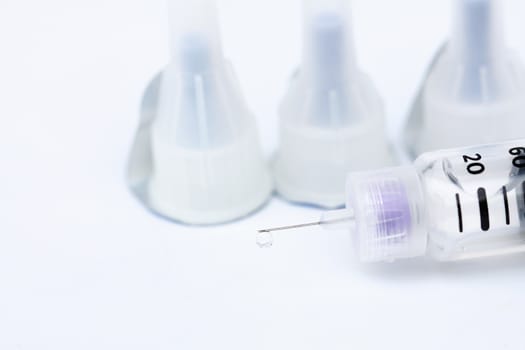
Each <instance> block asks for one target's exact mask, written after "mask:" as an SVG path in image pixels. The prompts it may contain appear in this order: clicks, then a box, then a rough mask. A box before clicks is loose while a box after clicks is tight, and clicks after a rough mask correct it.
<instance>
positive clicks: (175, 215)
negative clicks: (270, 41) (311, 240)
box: [145, 0, 272, 224]
mask: <svg viewBox="0 0 525 350" xmlns="http://www.w3.org/2000/svg"><path fill="white" fill-rule="evenodd" d="M169 14H170V24H171V25H170V29H171V62H170V63H169V65H168V66H167V67H166V68H165V70H164V71H163V72H162V75H161V78H160V85H159V90H158V102H157V106H156V114H155V116H154V120H153V121H152V122H151V131H150V132H151V163H152V164H151V167H152V172H151V176H150V178H149V179H148V181H147V185H146V192H147V193H146V195H145V197H146V199H145V200H146V202H147V205H148V206H149V207H150V208H151V209H152V210H154V211H155V212H157V213H159V214H161V215H163V216H165V217H168V218H170V219H174V220H177V221H181V222H185V223H189V224H213V223H221V222H227V221H230V220H234V219H237V218H240V217H242V216H244V215H247V214H249V213H250V212H252V211H254V210H255V209H257V208H258V207H259V206H261V205H262V204H263V203H264V202H265V201H266V200H267V198H268V197H269V195H270V193H271V191H272V186H271V178H270V175H269V172H268V169H267V167H266V164H265V161H264V159H263V156H262V153H261V150H260V147H259V141H258V140H259V137H258V134H257V129H256V123H255V120H254V118H253V116H252V114H251V113H250V112H249V111H248V109H247V108H246V106H245V104H244V101H243V98H242V96H241V93H240V91H239V87H238V85H237V81H236V79H235V77H234V75H233V73H232V71H231V69H230V66H229V63H228V62H227V61H226V60H225V59H224V56H223V53H222V49H221V43H220V38H219V34H218V33H219V30H218V24H217V16H216V10H215V4H214V3H213V1H210V0H192V1H185V0H171V1H169Z"/></svg>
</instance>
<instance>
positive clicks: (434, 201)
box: [258, 140, 525, 262]
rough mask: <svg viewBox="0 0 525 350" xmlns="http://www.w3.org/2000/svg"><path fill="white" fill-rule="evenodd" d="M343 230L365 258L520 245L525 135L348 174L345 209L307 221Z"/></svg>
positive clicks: (457, 254) (485, 251) (524, 246)
mask: <svg viewBox="0 0 525 350" xmlns="http://www.w3.org/2000/svg"><path fill="white" fill-rule="evenodd" d="M314 225H319V226H325V227H327V228H335V229H341V228H343V229H347V230H349V231H350V232H352V240H353V243H354V244H353V245H354V247H355V249H356V252H357V255H358V257H359V259H360V260H362V261H364V262H378V261H393V260H397V259H403V258H411V257H417V256H424V255H430V256H432V257H434V258H436V259H438V260H445V261H448V260H460V259H468V258H475V257H482V256H491V255H499V254H507V253H513V252H525V140H519V141H514V142H507V143H500V144H493V145H483V146H478V147H469V148H463V149H455V150H446V151H438V152H433V153H427V154H423V155H422V156H420V157H419V158H418V159H417V160H416V161H415V163H414V165H413V166H407V167H399V168H391V169H385V170H380V171H374V172H363V173H352V174H350V175H349V176H348V181H347V189H346V208H345V209H343V210H338V211H333V212H328V213H326V214H325V215H323V217H322V218H321V219H320V220H319V221H317V222H313V223H308V224H301V225H294V226H288V227H281V228H275V229H267V230H261V231H259V234H258V243H259V245H260V246H264V245H269V244H270V242H271V234H272V232H275V231H280V230H287V229H298V228H302V227H307V226H314Z"/></svg>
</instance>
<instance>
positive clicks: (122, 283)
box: [0, 0, 525, 350]
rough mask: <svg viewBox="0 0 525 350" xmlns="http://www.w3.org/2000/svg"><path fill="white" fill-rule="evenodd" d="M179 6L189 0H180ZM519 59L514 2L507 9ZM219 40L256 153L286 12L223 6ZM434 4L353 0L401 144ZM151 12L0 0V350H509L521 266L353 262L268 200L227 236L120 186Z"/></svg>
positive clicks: (279, 72) (368, 63) (282, 0)
mask: <svg viewBox="0 0 525 350" xmlns="http://www.w3.org/2000/svg"><path fill="white" fill-rule="evenodd" d="M188 1H191V0H188ZM504 2H506V4H507V7H506V20H507V21H506V27H507V29H508V42H509V43H510V44H511V45H512V46H513V47H515V48H517V49H518V50H519V51H520V53H521V55H522V56H523V57H525V39H523V38H524V35H523V34H524V33H525V24H522V21H523V20H522V18H523V14H524V13H525V4H524V3H523V2H522V1H519V0H508V1H504ZM220 10H221V19H222V27H223V36H224V45H225V51H226V53H227V55H228V56H229V57H230V58H231V59H232V61H233V63H234V65H235V67H236V70H237V73H238V76H239V79H240V81H241V84H242V86H243V88H244V92H245V95H246V98H247V100H248V103H249V104H250V106H251V107H252V109H253V111H254V112H255V113H256V115H257V117H258V120H259V124H260V129H261V134H262V136H263V142H264V147H265V150H266V151H267V153H268V155H269V154H270V153H271V152H272V151H273V150H274V149H275V146H276V130H277V129H276V127H277V115H276V109H277V106H278V102H279V99H280V98H281V97H282V95H283V94H284V92H285V89H286V85H287V80H288V77H289V75H290V74H291V72H292V71H293V69H294V68H295V66H296V65H297V63H298V62H299V59H300V47H301V42H300V14H299V1H298V0H264V1H263V0H257V1H256V0H244V1H243V0H223V1H220ZM449 17H450V13H449V3H448V1H443V0H439V1H438V0H434V1H430V0H396V1H390V0H355V6H354V19H355V31H356V40H357V48H358V49H359V52H358V56H359V60H360V64H361V66H362V68H363V69H364V70H365V71H367V72H368V73H369V74H370V75H371V76H372V77H373V78H374V80H375V82H376V84H377V86H378V88H379V89H380V90H381V92H382V94H383V95H384V97H385V99H386V103H387V106H388V120H389V126H390V131H391V134H392V135H395V134H396V132H397V130H398V129H399V127H400V126H401V123H402V120H403V118H404V116H405V114H406V111H407V108H408V106H409V105H410V100H411V98H412V96H413V95H414V94H415V92H416V88H417V85H418V84H419V81H420V79H421V77H422V74H423V72H424V70H425V67H426V65H427V64H428V62H429V60H430V59H431V56H432V54H433V52H434V51H435V50H436V48H437V47H438V46H439V44H440V43H441V42H442V41H443V40H444V38H445V37H446V36H447V32H448V28H449V22H450V21H449ZM167 56H168V41H167V25H166V19H165V11H164V3H163V1H162V0H148V1H146V0H142V1H140V0H127V1H123V0H122V1H117V0H113V1H109V0H89V1H88V0H78V1H71V0H69V1H66V0H62V1H61V0H47V1H37V0H33V1H31V0H1V2H0V121H1V125H0V167H1V175H0V176H1V178H0V179H1V181H0V349H2V350H11V349H24V350H25V349H53V350H56V349H177V350H179V349H180V350H186V349H250V350H251V349H360V350H361V349H384V348H393V349H401V348H403V349H462V348H465V349H523V348H525V338H524V337H523V334H524V332H525V328H524V327H525V326H524V324H525V321H524V319H525V257H524V256H514V257H509V258H502V259H489V260H482V261H474V262H468V263H454V264H434V263H431V262H426V261H422V260H417V261H410V262H405V263H398V264H394V265H385V266H373V267H365V266H359V265H356V264H355V263H354V262H353V260H352V257H351V251H350V249H349V237H348V236H347V235H346V234H344V233H326V232H322V231H320V230H318V229H311V230H303V231H297V232H290V233H283V234H281V235H279V236H278V237H276V242H275V243H276V244H275V247H274V248H272V249H270V250H261V249H258V248H257V247H256V245H255V238H254V235H255V233H254V232H255V230H256V229H258V228H263V227H266V226H274V225H280V224H289V223H297V222H303V221H311V220H312V219H314V220H315V219H317V216H318V214H319V212H318V211H317V210H314V209H308V208H302V207H297V206H292V205H290V204H288V203H286V202H284V201H282V200H280V199H277V198H274V199H273V200H272V201H271V202H270V204H269V205H268V206H267V207H265V208H264V209H263V210H262V211H260V212H259V213H257V214H256V215H254V216H252V217H250V218H248V219H245V220H242V221H240V222H237V223H235V224H230V225H227V226H221V227H214V228H200V229H196V228H190V227H184V226H178V225H176V224H172V223H169V222H165V221H163V220H161V219H159V218H157V217H155V216H152V215H151V214H150V213H149V212H147V211H146V210H145V209H144V208H143V207H142V206H141V205H140V204H139V203H138V202H137V201H136V200H135V199H134V198H133V197H132V195H131V194H130V193H129V192H128V190H127V188H126V186H125V182H124V169H125V163H126V158H127V153H128V150H129V147H130V145H131V142H132V139H133V135H134V132H135V129H136V126H137V124H138V117H139V113H138V111H139V102H140V99H141V95H142V93H143V90H144V88H145V87H146V84H147V83H148V81H149V80H150V78H152V77H153V75H154V74H155V73H157V71H158V70H159V69H160V68H161V67H162V66H163V65H164V64H165V63H166V61H167Z"/></svg>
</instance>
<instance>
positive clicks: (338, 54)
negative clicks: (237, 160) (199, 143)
mask: <svg viewBox="0 0 525 350" xmlns="http://www.w3.org/2000/svg"><path fill="white" fill-rule="evenodd" d="M303 35H304V49H303V59H302V64H301V66H300V69H299V72H298V74H296V75H295V76H294V78H293V80H292V82H291V86H290V88H289V91H288V93H287V95H286V96H285V98H284V100H283V102H282V105H281V108H280V131H281V132H280V135H281V137H280V147H279V150H278V152H277V156H276V159H275V163H274V173H275V178H276V185H277V189H278V191H279V193H280V194H281V195H283V196H284V197H285V198H287V199H289V200H291V201H295V202H302V203H307V204H314V205H318V206H322V207H329V208H330V207H338V206H341V205H343V204H344V202H345V199H344V189H345V177H346V175H347V173H348V172H349V171H355V170H370V169H376V168H380V167H383V166H386V165H390V164H391V163H392V159H391V153H390V150H389V146H388V142H387V138H386V132H385V125H384V107H383V102H382V100H381V98H380V97H379V95H378V93H377V91H376V89H375V88H374V86H373V84H372V83H371V81H370V79H369V78H368V77H367V76H366V75H365V74H363V73H362V72H360V70H359V69H358V67H357V62H356V58H355V52H354V44H353V36H352V30H351V18H350V9H349V7H348V1H345V0H305V1H304V34H303Z"/></svg>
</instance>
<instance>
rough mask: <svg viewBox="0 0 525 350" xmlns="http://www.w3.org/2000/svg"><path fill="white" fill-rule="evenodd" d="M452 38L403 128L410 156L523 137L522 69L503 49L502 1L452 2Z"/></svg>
mask: <svg viewBox="0 0 525 350" xmlns="http://www.w3.org/2000/svg"><path fill="white" fill-rule="evenodd" d="M453 8H454V18H453V21H452V22H453V27H452V31H451V38H450V40H449V42H448V44H447V45H446V46H445V48H444V49H442V50H441V52H440V53H438V55H437V56H436V58H435V59H434V62H433V64H432V65H431V67H430V69H429V72H428V76H427V77H426V79H425V81H424V83H423V86H422V88H421V92H420V94H419V98H418V99H417V101H416V103H415V105H414V108H413V111H412V115H411V117H410V121H409V124H408V126H407V133H408V134H407V139H408V147H409V149H410V150H411V152H412V153H413V155H414V156H417V155H419V154H421V153H423V152H426V151H430V150H437V149H442V148H451V147H461V146H466V145H470V144H482V143H492V142H497V141H501V140H505V139H512V138H519V137H523V136H524V134H523V131H522V130H523V128H524V127H525V121H523V118H522V115H523V111H524V110H525V79H524V77H525V69H524V67H523V65H522V63H521V61H520V60H518V59H517V56H515V55H514V54H513V53H512V52H511V51H509V50H508V49H507V48H506V46H505V40H504V33H503V23H502V14H501V1H500V0H455V1H454V2H453Z"/></svg>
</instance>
